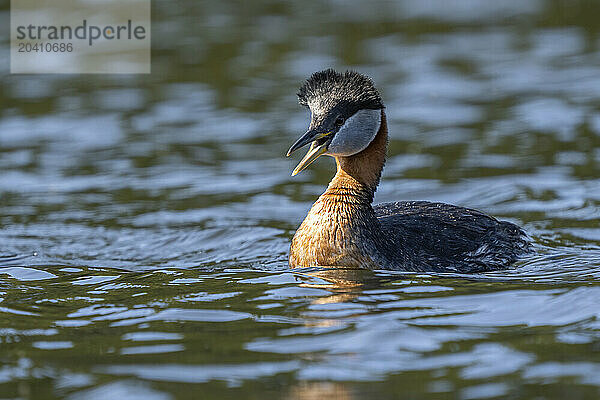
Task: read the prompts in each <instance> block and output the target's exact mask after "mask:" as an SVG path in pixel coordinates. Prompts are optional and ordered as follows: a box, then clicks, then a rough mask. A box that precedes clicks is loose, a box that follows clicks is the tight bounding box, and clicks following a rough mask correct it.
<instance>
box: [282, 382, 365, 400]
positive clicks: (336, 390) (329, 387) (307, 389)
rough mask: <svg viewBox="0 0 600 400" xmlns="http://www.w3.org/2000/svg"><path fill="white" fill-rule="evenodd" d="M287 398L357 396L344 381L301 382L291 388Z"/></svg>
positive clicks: (315, 399) (346, 399) (313, 399)
mask: <svg viewBox="0 0 600 400" xmlns="http://www.w3.org/2000/svg"><path fill="white" fill-rule="evenodd" d="M286 398H287V399H289V400H321V399H339V400H353V399H355V398H356V397H355V396H354V395H353V394H352V392H351V391H350V390H349V388H348V387H347V386H346V385H345V384H343V383H337V382H300V383H299V384H297V385H295V386H293V387H292V388H291V390H290V392H289V394H288V396H287V397H286Z"/></svg>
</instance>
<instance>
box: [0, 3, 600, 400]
mask: <svg viewBox="0 0 600 400" xmlns="http://www.w3.org/2000/svg"><path fill="white" fill-rule="evenodd" d="M1 4H3V6H2V10H3V11H2V12H1V13H0V18H1V21H3V23H4V26H5V27H6V26H7V24H8V10H9V8H8V4H7V2H3V3H1ZM599 15H600V3H598V2H596V1H591V0H590V1H585V0H581V1H570V2H561V1H552V0H546V1H544V0H538V1H534V0H527V1H516V0H504V1H501V2H492V1H483V0H463V1H451V2H450V1H442V0H437V1H417V0H411V1H401V2H381V3H374V2H369V3H367V2H359V1H347V2H342V1H333V0H332V1H317V2H306V3H302V2H269V1H252V2H240V3H234V2H232V3H227V2H222V1H214V2H212V1H202V2H198V1H177V2H175V1H169V2H167V1H156V2H154V3H153V32H152V41H153V53H152V54H153V55H152V58H153V64H152V71H153V72H152V74H151V75H150V76H146V75H137V76H130V75H126V76H108V75H107V76H100V75H93V76H84V75H81V76H71V75H69V76H60V75H55V76H50V75H29V76H27V75H23V76H16V75H9V74H8V72H7V71H8V58H7V54H8V45H9V44H8V39H7V32H8V31H7V29H6V28H2V30H1V31H0V33H1V34H2V38H1V41H0V54H2V55H5V56H6V57H2V58H1V59H2V62H1V63H2V64H1V65H2V68H1V69H0V71H1V74H2V75H1V78H0V79H1V80H0V107H1V112H0V398H2V399H4V398H6V399H17V398H18V399H55V398H68V399H92V400H100V399H121V398H123V399H125V398H127V399H144V400H154V399H160V400H162V399H184V398H189V399H198V398H201V399H222V398H236V399H246V398H248V399H266V398H285V399H322V398H336V399H344V400H346V399H362V398H373V399H374V398H427V399H429V398H431V399H445V398H458V399H481V398H513V399H516V398H536V399H565V398H568V399H583V398H586V399H587V398H590V399H595V398H598V396H599V395H600V285H599V284H598V282H599V280H600V224H599V218H600V179H599V178H600V166H599V165H600V18H598V16H599ZM326 67H336V68H339V69H345V68H354V69H357V70H360V71H362V72H365V73H368V74H369V75H370V76H372V77H373V79H374V80H375V82H376V84H377V85H378V87H379V88H380V89H381V92H382V94H383V97H384V101H385V103H386V105H387V113H388V117H389V125H390V133H391V137H392V139H391V142H390V149H389V159H388V162H387V165H386V168H385V170H384V175H383V181H382V184H381V186H380V189H379V191H378V193H377V196H376V201H377V202H385V201H395V200H400V199H406V200H414V199H422V200H433V201H444V202H448V203H454V204H458V205H463V206H469V207H474V208H478V209H481V210H483V211H485V212H488V213H490V214H493V215H495V216H498V217H502V218H504V219H507V220H510V221H513V222H516V223H518V224H520V225H521V226H523V227H524V228H525V229H526V230H527V232H528V233H529V234H530V235H531V237H532V239H533V240H534V242H535V243H536V254H535V255H533V256H531V257H529V258H527V259H525V260H523V261H522V262H521V263H520V264H519V265H518V266H517V267H516V268H514V269H511V270H507V271H500V272H495V273H489V274H482V275H477V276H456V275H440V274H406V273H390V272H374V273H368V272H364V273H354V274H344V273H341V272H340V273H334V272H331V271H329V272H323V271H321V272H319V273H314V272H311V271H305V273H300V274H299V273H291V272H290V271H289V270H288V267H287V251H288V246H289V242H290V239H291V237H292V235H293V233H294V230H295V228H296V227H297V226H298V224H299V223H300V221H301V220H302V218H303V217H304V215H305V213H306V212H307V210H308V209H309V207H310V205H311V203H312V202H313V201H314V200H315V198H316V196H318V195H319V194H320V193H321V191H322V190H323V188H324V186H325V185H326V184H327V182H328V181H329V179H330V177H331V176H332V173H333V167H334V166H333V162H332V161H331V160H327V159H323V160H319V161H318V162H316V163H315V164H314V165H312V166H311V167H310V168H309V169H308V170H307V171H305V172H303V173H302V174H300V175H299V176H297V177H295V178H291V177H290V176H289V175H290V172H291V170H292V169H293V167H294V165H295V163H297V161H298V158H297V157H296V158H285V157H284V155H285V152H286V150H287V148H288V147H289V146H290V144H291V143H292V142H293V141H294V140H295V139H296V138H297V137H298V135H299V134H301V133H303V132H304V130H305V128H306V126H307V124H308V116H307V113H306V111H305V110H304V109H302V108H300V107H299V106H297V104H296V98H295V92H296V90H297V87H298V86H299V85H300V83H301V82H302V80H303V79H305V78H306V77H307V76H308V75H309V74H310V73H312V72H314V71H316V70H319V69H323V68H326Z"/></svg>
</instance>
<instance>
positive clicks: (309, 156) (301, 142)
mask: <svg viewBox="0 0 600 400" xmlns="http://www.w3.org/2000/svg"><path fill="white" fill-rule="evenodd" d="M332 134H333V132H325V133H318V132H316V131H314V130H309V131H308V132H306V133H305V134H304V135H302V137H301V138H300V139H298V140H297V141H296V143H294V144H293V145H292V147H290V149H289V150H288V152H287V156H288V157H289V156H290V155H291V154H292V153H293V152H294V151H296V150H298V149H299V148H301V147H304V146H306V145H307V144H309V143H311V142H312V143H311V145H310V148H309V149H308V153H306V155H305V156H304V158H303V159H302V161H300V163H299V164H298V165H297V166H296V168H294V171H293V172H292V176H295V175H297V174H298V173H300V171H302V170H303V169H305V168H306V167H308V166H309V165H310V164H312V162H313V161H315V160H316V159H317V158H319V157H320V156H321V155H323V153H325V152H326V151H327V146H329V143H330V142H331V140H325V141H322V140H320V139H323V138H327V137H328V136H331V135H332Z"/></svg>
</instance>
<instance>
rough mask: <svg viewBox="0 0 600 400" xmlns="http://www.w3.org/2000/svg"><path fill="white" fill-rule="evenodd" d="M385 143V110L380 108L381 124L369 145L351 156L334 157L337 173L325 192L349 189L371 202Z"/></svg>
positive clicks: (384, 150) (330, 192)
mask: <svg viewBox="0 0 600 400" xmlns="http://www.w3.org/2000/svg"><path fill="white" fill-rule="evenodd" d="M387 143H388V130H387V122H386V117H385V112H384V111H383V110H381V125H380V127H379V131H378V132H377V135H375V138H374V139H373V141H372V142H371V143H370V144H369V146H368V147H367V148H366V149H364V150H363V151H361V152H360V153H357V154H354V155H352V156H349V157H336V158H335V161H336V164H337V173H336V174H335V176H334V178H333V179H332V180H331V183H330V184H329V187H328V188H327V191H326V192H325V194H326V195H327V194H336V192H339V191H347V190H349V189H350V190H353V191H355V192H357V193H356V194H357V195H361V197H362V196H366V198H365V199H364V200H368V204H371V202H372V201H373V196H374V195H375V190H377V185H379V179H380V178H381V171H382V170H383V165H384V164H385V153H386V150H387Z"/></svg>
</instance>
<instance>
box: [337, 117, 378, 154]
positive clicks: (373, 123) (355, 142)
mask: <svg viewBox="0 0 600 400" xmlns="http://www.w3.org/2000/svg"><path fill="white" fill-rule="evenodd" d="M380 125H381V110H360V111H358V112H356V114H354V115H353V116H352V117H350V118H348V120H347V121H346V123H345V124H344V125H343V126H342V127H341V128H340V130H339V131H338V133H336V134H335V136H334V137H333V140H332V141H331V143H330V144H329V148H328V149H327V153H325V154H327V155H330V156H341V157H348V156H351V155H353V154H356V153H360V152H361V151H363V150H364V149H366V148H367V146H369V144H370V143H371V142H372V141H373V139H375V135H377V132H378V131H379V126H380Z"/></svg>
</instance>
